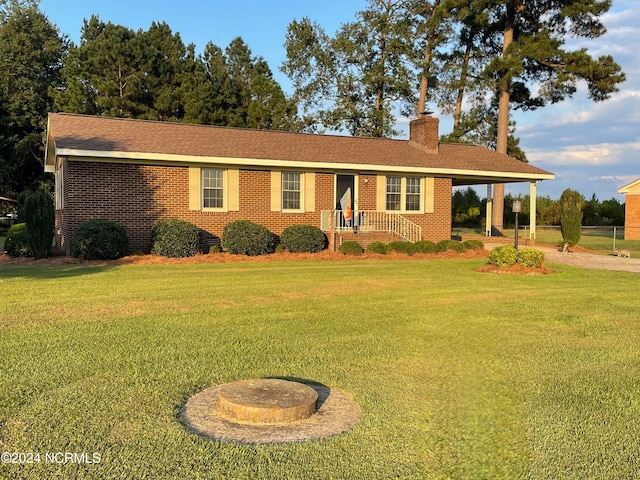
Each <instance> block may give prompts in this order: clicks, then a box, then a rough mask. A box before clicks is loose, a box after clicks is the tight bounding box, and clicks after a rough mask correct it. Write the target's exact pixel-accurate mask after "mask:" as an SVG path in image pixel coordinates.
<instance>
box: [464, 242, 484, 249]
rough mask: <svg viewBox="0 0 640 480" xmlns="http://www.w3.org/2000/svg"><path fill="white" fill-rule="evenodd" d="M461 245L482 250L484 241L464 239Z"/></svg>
mask: <svg viewBox="0 0 640 480" xmlns="http://www.w3.org/2000/svg"><path fill="white" fill-rule="evenodd" d="M462 245H464V247H465V248H466V249H467V250H484V243H482V241H480V240H465V241H464V242H462Z"/></svg>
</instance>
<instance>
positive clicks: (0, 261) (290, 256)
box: [0, 250, 489, 266]
mask: <svg viewBox="0 0 640 480" xmlns="http://www.w3.org/2000/svg"><path fill="white" fill-rule="evenodd" d="M488 254H489V252H487V251H486V250H468V251H466V252H463V253H458V252H453V251H447V252H441V253H433V254H422V253H416V254H414V255H411V256H409V255H406V254H403V253H396V252H390V253H388V254H387V255H381V254H377V253H365V254H363V255H358V256H355V255H343V254H341V253H337V252H330V251H328V250H324V251H322V252H319V253H290V252H284V253H272V254H270V255H259V256H255V257H249V256H246V255H232V254H230V253H212V254H208V255H204V254H199V255H195V256H193V257H186V258H167V257H162V256H159V255H150V254H149V255H129V256H126V257H122V258H120V259H118V260H83V259H81V258H74V257H66V256H53V257H49V258H44V259H41V260H34V259H33V258H14V257H11V256H9V255H1V256H0V265H20V266H29V265H34V266H69V265H95V266H115V265H194V264H217V263H245V262H283V261H300V260H316V261H317V260H320V261H328V262H340V261H347V260H380V261H384V260H429V259H443V258H459V259H463V258H487V256H488Z"/></svg>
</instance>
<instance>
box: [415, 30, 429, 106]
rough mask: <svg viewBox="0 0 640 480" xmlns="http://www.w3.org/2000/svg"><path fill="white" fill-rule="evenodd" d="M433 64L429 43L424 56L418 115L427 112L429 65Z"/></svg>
mask: <svg viewBox="0 0 640 480" xmlns="http://www.w3.org/2000/svg"><path fill="white" fill-rule="evenodd" d="M430 64H431V47H430V46H429V42H427V48H426V51H425V54H424V69H423V70H422V77H421V78H420V100H418V113H421V112H426V111H427V89H428V84H429V79H428V76H429V65H430Z"/></svg>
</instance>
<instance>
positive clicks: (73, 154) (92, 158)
mask: <svg viewBox="0 0 640 480" xmlns="http://www.w3.org/2000/svg"><path fill="white" fill-rule="evenodd" d="M56 155H58V156H62V157H67V158H69V159H74V160H79V161H85V162H108V163H115V162H123V161H126V162H127V163H136V164H150V163H151V164H157V165H173V166H178V165H181V166H190V165H226V166H238V167H240V166H243V167H254V168H256V167H257V168H265V169H272V168H276V169H301V170H309V169H312V170H316V171H323V170H327V171H357V172H361V173H362V172H371V173H378V172H380V173H405V174H421V175H428V176H434V177H444V178H455V179H457V182H458V183H459V184H465V185H466V184H469V185H470V184H476V183H477V184H480V183H503V182H505V183H509V182H526V181H540V180H553V179H554V178H555V175H553V174H550V173H535V174H533V173H520V172H503V171H482V170H470V169H448V168H433V167H418V166H398V165H376V164H367V163H337V162H315V161H314V162H309V161H298V160H278V159H263V158H237V157H206V156H192V155H175V154H162V153H148V152H118V151H95V150H79V149H68V148H58V149H57V150H56ZM47 159H48V157H47ZM48 165H49V163H48V162H47V164H46V165H45V168H46V167H47V166H48ZM51 168H52V170H50V171H53V163H51ZM46 171H49V170H46ZM460 182H462V183H460Z"/></svg>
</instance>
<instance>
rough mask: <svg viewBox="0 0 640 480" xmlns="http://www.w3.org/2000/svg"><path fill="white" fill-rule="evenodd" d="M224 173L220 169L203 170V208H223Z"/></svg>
mask: <svg viewBox="0 0 640 480" xmlns="http://www.w3.org/2000/svg"><path fill="white" fill-rule="evenodd" d="M223 185H224V182H223V171H222V170H221V169H218V168H203V169H202V206H203V208H223V207H224V204H223V198H224V187H223Z"/></svg>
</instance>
